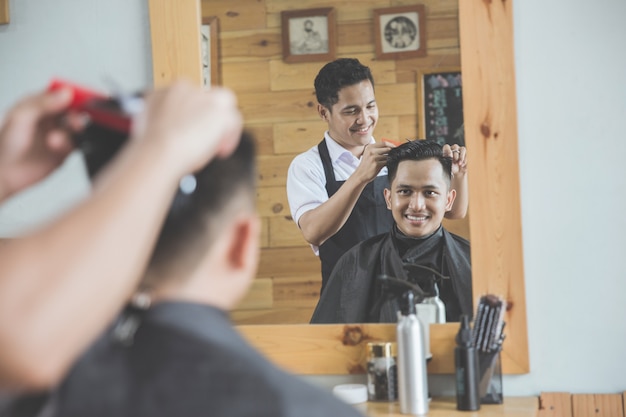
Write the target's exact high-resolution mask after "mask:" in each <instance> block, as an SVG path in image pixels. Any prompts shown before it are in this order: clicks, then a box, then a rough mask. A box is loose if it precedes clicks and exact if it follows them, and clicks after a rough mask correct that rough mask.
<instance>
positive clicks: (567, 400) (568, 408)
mask: <svg viewBox="0 0 626 417" xmlns="http://www.w3.org/2000/svg"><path fill="white" fill-rule="evenodd" d="M537 416H538V417H572V397H571V395H570V393H569V392H542V393H541V396H540V397H539V412H538V413H537Z"/></svg>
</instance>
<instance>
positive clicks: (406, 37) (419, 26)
mask: <svg viewBox="0 0 626 417" xmlns="http://www.w3.org/2000/svg"><path fill="white" fill-rule="evenodd" d="M425 13H426V12H425V9H424V5H422V4H415V5H412V6H400V7H388V8H386V9H375V10H374V37H375V40H376V58H377V59H405V58H415V57H420V56H425V55H426V27H425V21H426V17H425Z"/></svg>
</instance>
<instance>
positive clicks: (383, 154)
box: [355, 142, 391, 182]
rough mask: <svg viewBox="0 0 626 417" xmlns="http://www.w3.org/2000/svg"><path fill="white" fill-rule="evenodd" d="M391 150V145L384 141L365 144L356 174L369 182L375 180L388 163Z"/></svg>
mask: <svg viewBox="0 0 626 417" xmlns="http://www.w3.org/2000/svg"><path fill="white" fill-rule="evenodd" d="M390 150H391V147H390V146H388V145H387V144H386V143H384V142H383V143H379V142H376V143H370V144H368V145H365V148H364V149H363V154H362V155H361V163H360V164H359V166H358V168H357V169H356V171H355V174H357V175H359V176H360V178H362V179H363V180H364V181H367V182H370V181H372V180H374V179H375V178H376V176H377V175H378V173H379V172H380V170H381V169H383V167H384V166H385V165H386V164H387V154H388V153H389V151H390Z"/></svg>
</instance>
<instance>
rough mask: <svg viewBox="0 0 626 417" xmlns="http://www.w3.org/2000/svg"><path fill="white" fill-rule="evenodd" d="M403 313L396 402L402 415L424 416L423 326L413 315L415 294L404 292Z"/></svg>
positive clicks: (425, 386) (426, 387) (399, 328)
mask: <svg viewBox="0 0 626 417" xmlns="http://www.w3.org/2000/svg"><path fill="white" fill-rule="evenodd" d="M405 296H406V304H405V305H404V310H405V311H404V313H406V314H402V315H399V317H398V325H397V337H398V346H397V349H398V399H399V401H400V412H402V413H403V414H413V415H418V416H421V415H426V414H427V413H428V381H427V379H426V346H425V343H424V325H423V324H422V322H421V321H420V319H418V318H417V315H416V314H415V295H414V294H413V292H412V291H407V292H406V293H405Z"/></svg>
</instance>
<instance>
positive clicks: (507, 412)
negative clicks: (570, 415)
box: [357, 397, 539, 417]
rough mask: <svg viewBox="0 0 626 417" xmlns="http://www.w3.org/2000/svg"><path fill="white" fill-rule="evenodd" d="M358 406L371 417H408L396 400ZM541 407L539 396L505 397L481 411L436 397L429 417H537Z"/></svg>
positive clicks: (451, 399) (431, 404) (481, 407)
mask: <svg viewBox="0 0 626 417" xmlns="http://www.w3.org/2000/svg"><path fill="white" fill-rule="evenodd" d="M357 408H358V409H359V410H361V411H362V412H365V414H366V415H367V416H369V417H406V416H407V414H402V413H400V404H399V403H398V402H397V401H395V402H391V403H388V402H367V403H363V404H357ZM538 409H539V400H538V398H537V397H505V399H504V403H503V404H494V405H481V406H480V410H479V411H458V410H457V409H456V400H455V399H454V398H450V397H447V398H434V399H433V400H432V401H431V402H430V407H429V412H428V417H444V416H445V417H491V416H494V417H495V416H498V417H502V416H505V417H506V416H511V417H536V416H537V411H538Z"/></svg>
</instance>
